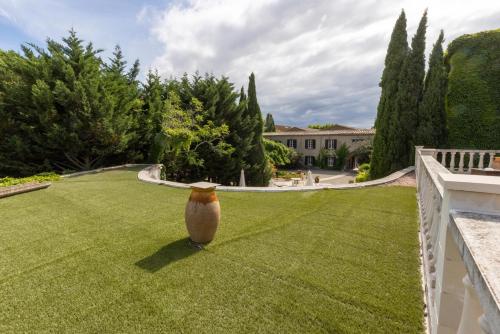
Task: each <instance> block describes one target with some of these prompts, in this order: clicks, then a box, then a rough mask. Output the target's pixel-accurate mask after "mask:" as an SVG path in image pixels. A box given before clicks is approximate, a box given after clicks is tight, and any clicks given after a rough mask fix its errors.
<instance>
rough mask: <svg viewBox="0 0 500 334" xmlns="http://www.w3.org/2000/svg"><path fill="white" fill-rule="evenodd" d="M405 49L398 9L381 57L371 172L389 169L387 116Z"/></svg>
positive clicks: (375, 174) (402, 17)
mask: <svg viewBox="0 0 500 334" xmlns="http://www.w3.org/2000/svg"><path fill="white" fill-rule="evenodd" d="M407 53H408V41H407V33H406V15H405V12H404V11H401V15H400V16H399V18H398V20H397V21H396V24H395V26H394V29H393V31H392V35H391V40H390V42H389V47H388V49H387V55H386V57H385V68H384V72H383V73H382V79H381V81H380V87H381V89H382V91H381V94H380V101H379V104H378V107H377V119H376V121H375V128H376V131H377V132H376V134H375V138H374V143H373V154H372V161H371V171H370V173H371V176H372V177H374V178H378V177H382V176H385V175H387V174H389V172H390V168H391V157H390V155H389V154H388V153H389V151H388V149H389V147H388V146H389V145H390V143H388V133H389V126H390V124H389V120H390V116H391V115H392V114H393V113H394V108H395V103H394V101H395V99H396V95H397V91H398V80H399V74H400V71H401V66H402V65H403V62H404V60H405V58H406V56H407Z"/></svg>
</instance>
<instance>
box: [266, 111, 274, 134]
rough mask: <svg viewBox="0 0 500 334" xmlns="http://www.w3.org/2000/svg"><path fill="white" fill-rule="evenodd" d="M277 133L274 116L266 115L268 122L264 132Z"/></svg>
mask: <svg viewBox="0 0 500 334" xmlns="http://www.w3.org/2000/svg"><path fill="white" fill-rule="evenodd" d="M274 131H276V126H275V125H274V119H273V115H272V114H267V115H266V122H265V123H264V132H274Z"/></svg>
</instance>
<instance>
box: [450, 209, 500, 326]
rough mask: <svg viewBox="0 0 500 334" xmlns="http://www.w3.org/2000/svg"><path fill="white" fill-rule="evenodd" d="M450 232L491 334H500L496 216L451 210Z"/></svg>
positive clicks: (499, 254) (499, 237)
mask: <svg viewBox="0 0 500 334" xmlns="http://www.w3.org/2000/svg"><path fill="white" fill-rule="evenodd" d="M449 227H450V231H451V235H452V236H453V239H454V240H455V243H456V244H457V247H458V250H459V252H460V256H461V257H462V260H463V262H464V265H465V268H466V269H467V272H468V274H469V279H470V281H471V282H472V285H473V286H474V288H475V289H476V293H477V295H478V297H479V301H480V303H481V307H482V308H483V311H484V313H485V315H486V319H487V322H488V324H489V327H490V328H491V329H492V331H493V333H500V260H499V259H500V248H499V247H498V242H499V240H500V216H495V215H484V214H478V213H470V212H461V211H454V210H452V211H451V213H450V224H449Z"/></svg>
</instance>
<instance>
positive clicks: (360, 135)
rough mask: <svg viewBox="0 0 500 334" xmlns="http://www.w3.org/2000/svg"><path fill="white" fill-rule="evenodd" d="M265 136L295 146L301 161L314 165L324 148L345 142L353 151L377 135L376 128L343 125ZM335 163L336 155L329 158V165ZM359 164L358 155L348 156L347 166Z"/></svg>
mask: <svg viewBox="0 0 500 334" xmlns="http://www.w3.org/2000/svg"><path fill="white" fill-rule="evenodd" d="M263 135H264V138H267V139H269V140H274V141H276V142H280V143H282V144H284V145H285V146H288V147H290V148H293V149H294V150H296V151H297V152H298V153H299V154H300V155H301V156H302V157H301V159H302V160H301V163H302V164H303V165H304V166H306V167H310V166H314V165H315V162H316V159H318V156H319V154H320V151H321V150H322V149H324V148H326V149H329V150H336V149H338V148H339V147H340V146H342V145H343V144H345V145H346V146H347V148H348V149H349V152H353V151H354V150H356V149H357V148H359V147H360V146H362V145H366V144H369V143H370V142H371V141H372V140H373V136H374V135H375V129H354V128H347V127H343V129H339V130H315V129H300V128H293V130H292V131H283V132H264V134H263ZM334 165H335V157H329V158H327V166H329V167H332V166H334ZM356 166H357V161H356V157H354V156H350V157H348V161H347V164H346V168H348V169H349V168H354V167H356Z"/></svg>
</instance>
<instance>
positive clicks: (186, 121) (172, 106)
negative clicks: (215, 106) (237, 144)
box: [156, 93, 233, 180]
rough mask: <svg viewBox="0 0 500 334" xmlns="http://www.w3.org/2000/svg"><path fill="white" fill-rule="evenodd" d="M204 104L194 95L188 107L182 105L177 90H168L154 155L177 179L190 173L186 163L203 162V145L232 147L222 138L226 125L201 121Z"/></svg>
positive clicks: (221, 148) (227, 151)
mask: <svg viewBox="0 0 500 334" xmlns="http://www.w3.org/2000/svg"><path fill="white" fill-rule="evenodd" d="M202 109H203V106H202V104H201V102H200V101H198V100H197V99H196V98H193V99H192V101H191V108H190V109H188V110H184V109H182V108H181V101H180V99H179V97H178V96H177V95H176V93H171V94H170V97H169V99H168V100H167V101H166V103H165V114H164V121H163V126H162V132H161V134H159V135H158V136H157V138H156V139H157V140H156V143H157V146H156V147H159V149H157V152H158V157H157V159H158V160H160V161H162V162H163V164H164V165H165V169H166V173H167V174H169V175H170V176H171V177H172V178H175V179H176V180H183V179H185V178H186V177H189V173H190V169H189V168H188V166H189V167H196V166H203V165H204V163H205V160H204V159H203V158H202V157H201V155H200V152H202V151H203V150H204V149H205V148H206V147H208V148H210V149H211V150H213V151H220V152H221V154H224V155H226V156H227V155H229V154H230V153H231V152H232V150H233V148H232V147H231V146H230V145H228V144H227V143H225V142H224V141H223V140H221V139H223V138H224V137H225V136H227V134H228V133H229V128H228V126H227V125H221V126H216V125H215V124H214V123H213V122H212V121H207V122H204V120H203V115H202V112H201V111H202Z"/></svg>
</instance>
